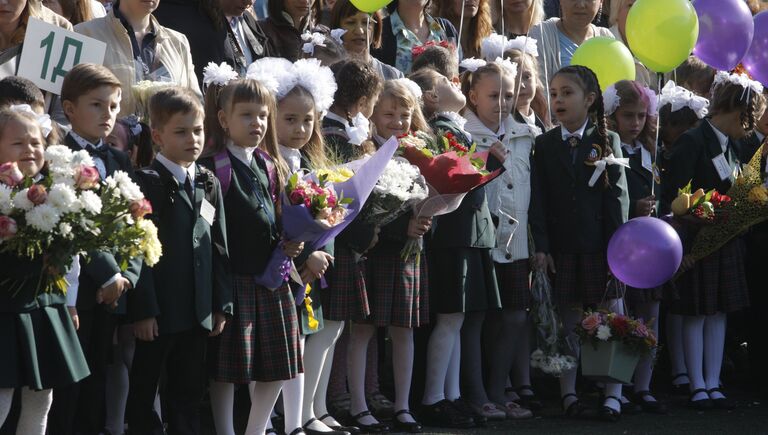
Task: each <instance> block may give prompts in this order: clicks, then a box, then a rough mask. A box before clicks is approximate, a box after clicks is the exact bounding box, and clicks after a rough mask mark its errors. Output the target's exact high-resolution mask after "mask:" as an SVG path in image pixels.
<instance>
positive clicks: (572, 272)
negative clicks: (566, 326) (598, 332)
mask: <svg viewBox="0 0 768 435" xmlns="http://www.w3.org/2000/svg"><path fill="white" fill-rule="evenodd" d="M553 257H554V259H555V268H556V269H557V273H555V274H554V275H553V277H552V282H553V287H552V292H553V296H552V299H553V301H554V302H555V304H557V305H558V306H560V307H573V306H583V305H595V304H599V303H601V302H603V300H607V299H612V298H615V297H617V295H616V294H607V293H606V287H607V284H608V260H607V259H606V257H605V253H604V252H600V253H596V254H565V253H559V254H554V255H553Z"/></svg>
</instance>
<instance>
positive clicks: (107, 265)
mask: <svg viewBox="0 0 768 435" xmlns="http://www.w3.org/2000/svg"><path fill="white" fill-rule="evenodd" d="M64 143H65V144H66V145H67V147H69V149H71V150H72V151H80V150H82V149H83V148H82V147H81V146H80V144H78V143H77V142H76V141H75V139H74V138H73V137H72V136H71V135H69V134H67V136H66V138H65V139H64ZM104 167H105V169H106V173H107V176H109V175H112V174H114V173H115V171H124V172H127V173H128V175H129V176H130V177H131V178H133V179H135V178H136V176H135V174H134V171H133V165H132V164H131V159H130V157H128V154H126V153H124V152H123V151H120V150H118V149H115V148H113V147H110V146H107V158H106V159H104ZM80 262H81V268H80V285H79V289H78V293H77V308H78V309H79V310H89V309H92V308H93V307H94V306H96V292H97V291H98V290H99V289H100V288H101V286H102V285H103V284H104V283H105V282H107V281H109V279H110V278H112V277H113V276H115V274H117V273H119V274H121V275H122V276H123V277H124V278H125V279H127V280H128V281H130V283H131V286H132V287H136V283H137V282H138V280H139V275H140V273H141V266H142V259H141V257H135V258H131V259H129V261H128V268H127V269H126V270H124V271H121V270H120V261H118V260H117V259H115V256H114V255H112V254H111V253H109V252H90V253H88V261H87V262H86V261H85V258H84V257H83V258H81V259H80ZM118 307H119V310H117V311H118V312H120V313H123V314H124V313H125V304H124V299H122V298H121V299H120V302H119V304H118Z"/></svg>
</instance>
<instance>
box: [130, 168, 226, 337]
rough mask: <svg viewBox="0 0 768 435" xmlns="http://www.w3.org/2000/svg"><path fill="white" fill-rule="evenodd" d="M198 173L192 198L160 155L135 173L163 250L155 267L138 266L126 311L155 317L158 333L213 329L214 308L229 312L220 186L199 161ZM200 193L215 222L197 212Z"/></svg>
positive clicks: (132, 315)
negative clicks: (210, 209)
mask: <svg viewBox="0 0 768 435" xmlns="http://www.w3.org/2000/svg"><path fill="white" fill-rule="evenodd" d="M196 174H197V176H196V177H195V180H194V188H195V201H194V203H193V202H192V201H190V198H189V197H188V196H187V194H186V193H185V192H184V189H183V187H181V186H179V183H178V182H177V181H176V178H175V177H174V176H173V175H172V174H171V172H170V171H168V169H166V168H165V166H163V164H162V163H160V162H159V161H157V160H154V161H153V162H152V164H151V165H150V166H149V167H148V168H146V169H142V170H141V171H139V172H137V174H136V175H137V178H138V181H139V185H140V186H141V190H142V192H144V195H146V197H147V198H148V199H149V201H150V202H151V203H152V214H151V215H148V216H149V217H150V218H151V219H152V221H153V222H154V223H155V225H157V229H158V235H159V238H160V242H161V243H162V245H163V256H162V258H161V259H160V261H159V262H158V263H157V264H156V265H155V266H154V267H151V268H150V267H147V266H146V265H145V266H144V267H143V268H142V273H141V278H140V279H139V282H138V284H137V286H136V288H135V289H133V290H131V291H130V292H129V295H128V296H129V299H128V302H129V304H128V307H129V315H130V316H131V318H132V319H133V320H141V319H146V318H149V317H157V322H158V326H159V330H160V333H161V334H170V333H176V332H182V331H187V330H190V329H194V328H196V327H202V328H204V329H206V330H211V328H212V326H213V322H212V317H213V313H214V312H223V313H226V314H231V313H232V283H231V275H230V272H229V264H228V250H227V235H226V222H225V213H224V201H223V199H222V195H221V187H220V185H219V182H218V180H217V179H216V177H215V176H214V175H213V173H212V172H211V171H209V170H207V169H204V168H203V167H202V166H199V165H198V166H197V169H196ZM204 199H205V200H207V201H208V202H209V203H210V204H211V205H212V206H213V207H214V209H215V215H214V220H213V225H211V224H209V223H208V222H207V221H206V220H205V218H204V217H203V216H202V215H201V207H202V204H203V201H204Z"/></svg>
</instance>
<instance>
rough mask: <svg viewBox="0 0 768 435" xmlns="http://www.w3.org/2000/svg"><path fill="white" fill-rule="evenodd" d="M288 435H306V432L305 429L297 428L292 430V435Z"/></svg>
mask: <svg viewBox="0 0 768 435" xmlns="http://www.w3.org/2000/svg"><path fill="white" fill-rule="evenodd" d="M288 435H306V432H304V429H302V428H300V427H297V428H296V429H294V430H292V431H291V433H289V434H288Z"/></svg>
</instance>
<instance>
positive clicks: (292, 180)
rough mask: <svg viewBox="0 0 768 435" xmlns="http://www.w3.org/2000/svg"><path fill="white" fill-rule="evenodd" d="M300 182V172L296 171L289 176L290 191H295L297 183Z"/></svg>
mask: <svg viewBox="0 0 768 435" xmlns="http://www.w3.org/2000/svg"><path fill="white" fill-rule="evenodd" d="M298 183H299V173H298V172H296V173H294V174H293V175H291V176H290V177H289V178H288V193H290V192H293V191H294V190H295V189H296V185H297V184H298Z"/></svg>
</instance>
